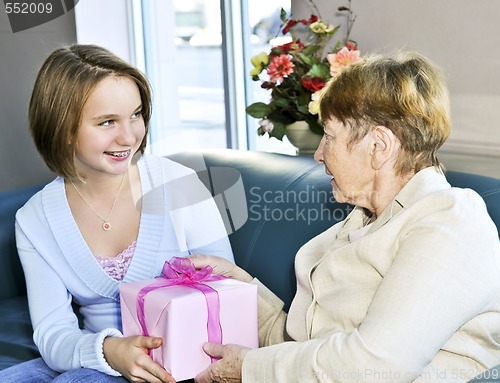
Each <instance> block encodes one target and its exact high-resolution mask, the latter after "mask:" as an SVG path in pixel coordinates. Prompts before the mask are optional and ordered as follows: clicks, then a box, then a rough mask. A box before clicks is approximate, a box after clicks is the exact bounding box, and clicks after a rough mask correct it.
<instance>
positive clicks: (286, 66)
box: [246, 6, 360, 140]
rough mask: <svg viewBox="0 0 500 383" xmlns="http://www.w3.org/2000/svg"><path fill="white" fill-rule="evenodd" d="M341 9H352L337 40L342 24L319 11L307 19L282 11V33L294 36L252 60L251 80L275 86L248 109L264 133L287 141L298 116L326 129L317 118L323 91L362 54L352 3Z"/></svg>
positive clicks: (317, 128) (268, 87)
mask: <svg viewBox="0 0 500 383" xmlns="http://www.w3.org/2000/svg"><path fill="white" fill-rule="evenodd" d="M339 11H341V12H342V11H347V12H348V18H347V19H348V25H347V33H346V36H345V38H344V39H343V40H342V41H337V42H336V43H335V44H332V42H331V40H332V38H333V37H334V36H335V35H336V33H337V31H338V29H339V28H340V26H333V25H327V24H325V23H324V22H323V21H322V20H321V19H320V18H319V17H318V16H317V15H314V14H312V15H311V17H310V18H309V19H307V20H305V19H304V20H294V19H291V18H289V17H288V16H287V14H286V12H285V11H284V10H283V9H282V10H281V21H282V23H283V24H282V26H283V28H282V31H281V32H282V34H283V35H288V34H289V35H290V38H291V41H289V42H287V43H284V44H281V45H277V46H273V47H272V48H271V50H270V52H269V53H267V52H261V53H259V54H258V55H256V56H254V57H252V59H251V62H252V64H253V66H254V68H253V70H252V71H251V72H250V75H251V76H252V79H253V80H254V81H262V84H261V87H262V88H263V89H266V90H270V91H271V98H270V100H269V102H268V103H264V102H255V103H253V104H251V105H249V106H248V107H247V108H246V112H247V113H248V114H249V115H250V116H252V117H254V118H257V119H259V128H258V130H257V132H258V134H259V135H264V134H266V133H267V134H268V135H269V137H276V138H277V139H279V140H282V139H283V136H284V135H286V130H287V126H288V125H290V124H292V123H294V122H297V121H305V122H306V123H307V124H308V126H309V129H310V130H311V132H312V133H313V134H317V135H322V134H323V128H322V126H321V124H320V123H319V121H318V112H319V110H318V109H319V105H318V98H319V94H320V92H321V90H322V89H323V87H324V86H325V85H326V83H327V82H328V80H329V79H330V78H331V77H332V76H334V75H335V73H337V72H338V71H339V69H340V68H341V67H343V66H345V65H347V64H349V63H350V62H354V61H357V60H358V59H359V56H360V52H359V50H357V45H356V43H355V42H353V41H350V40H349V33H350V29H351V28H352V24H353V22H354V20H355V16H354V17H353V15H352V12H351V9H350V6H349V7H339Z"/></svg>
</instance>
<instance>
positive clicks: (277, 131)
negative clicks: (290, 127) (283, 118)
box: [269, 122, 286, 140]
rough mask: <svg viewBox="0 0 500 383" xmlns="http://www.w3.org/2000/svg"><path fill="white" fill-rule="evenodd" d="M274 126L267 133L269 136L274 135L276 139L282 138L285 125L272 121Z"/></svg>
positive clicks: (284, 132)
mask: <svg viewBox="0 0 500 383" xmlns="http://www.w3.org/2000/svg"><path fill="white" fill-rule="evenodd" d="M273 124H274V128H273V130H272V131H271V133H270V134H269V135H270V136H271V137H276V138H277V139H278V140H283V137H284V136H285V134H286V125H285V124H282V123H281V122H273Z"/></svg>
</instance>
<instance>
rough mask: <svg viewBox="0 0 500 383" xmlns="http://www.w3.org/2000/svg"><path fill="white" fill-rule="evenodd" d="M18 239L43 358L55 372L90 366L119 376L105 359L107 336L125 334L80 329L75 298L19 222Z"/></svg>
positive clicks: (30, 306)
mask: <svg viewBox="0 0 500 383" xmlns="http://www.w3.org/2000/svg"><path fill="white" fill-rule="evenodd" d="M16 241H17V249H18V253H19V257H20V259H21V263H22V266H23V270H24V275H25V279H26V287H27V294H28V303H29V310H30V316H31V322H32V325H33V330H34V334H33V340H34V342H35V344H36V346H37V347H38V349H39V351H40V354H41V355H42V358H43V360H44V361H45V363H47V365H48V366H49V367H50V368H52V369H53V370H55V371H58V372H63V371H66V370H70V369H73V368H79V367H87V368H93V369H95V370H98V371H101V372H103V373H106V374H108V375H114V376H120V375H121V374H120V373H119V372H117V371H115V370H113V369H112V368H111V367H110V366H109V365H108V363H107V362H106V360H105V359H104V355H103V350H102V344H103V340H104V338H105V337H107V336H122V334H121V332H120V331H118V330H117V329H104V330H102V331H100V332H98V333H95V334H92V333H85V332H84V331H82V330H81V329H80V328H79V325H78V318H77V316H76V315H75V313H74V311H73V308H72V297H71V295H70V294H69V292H68V291H67V289H66V286H65V285H64V283H63V281H62V280H61V278H60V277H59V275H58V274H57V272H56V271H55V270H54V269H53V268H52V267H50V265H49V264H48V263H47V262H46V261H45V260H44V259H43V258H42V257H41V256H40V254H38V252H37V251H36V250H35V249H34V247H33V246H32V244H31V242H30V240H29V239H28V238H27V236H26V235H25V233H24V232H23V231H22V229H21V228H20V226H19V224H18V223H16Z"/></svg>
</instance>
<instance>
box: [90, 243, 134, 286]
mask: <svg viewBox="0 0 500 383" xmlns="http://www.w3.org/2000/svg"><path fill="white" fill-rule="evenodd" d="M136 244H137V241H134V242H132V243H131V244H130V246H129V247H127V248H126V249H125V250H123V251H122V252H121V253H120V254H118V255H117V256H116V257H114V258H108V257H101V256H99V255H96V256H95V258H96V260H97V262H99V264H100V265H101V266H102V268H103V269H104V271H105V272H106V273H108V274H109V276H110V277H111V278H114V279H116V280H117V281H121V280H122V279H123V278H124V277H125V274H127V270H128V267H129V266H130V262H131V261H132V257H133V256H134V251H135V246H136Z"/></svg>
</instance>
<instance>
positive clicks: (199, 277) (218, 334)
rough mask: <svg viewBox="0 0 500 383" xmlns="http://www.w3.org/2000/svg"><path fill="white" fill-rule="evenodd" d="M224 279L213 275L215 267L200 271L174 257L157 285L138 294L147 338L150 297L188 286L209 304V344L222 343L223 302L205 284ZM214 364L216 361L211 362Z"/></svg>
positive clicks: (148, 286)
mask: <svg viewBox="0 0 500 383" xmlns="http://www.w3.org/2000/svg"><path fill="white" fill-rule="evenodd" d="M225 278H226V277H224V276H222V275H212V267H210V266H208V265H207V266H204V267H202V268H201V269H199V270H197V269H196V268H195V267H194V265H193V264H192V263H191V261H190V260H189V259H187V258H179V257H173V258H172V259H171V260H170V261H167V262H165V264H164V265H163V269H162V272H161V275H160V276H159V277H156V281H155V282H153V283H151V284H149V285H147V286H145V287H143V288H142V289H141V290H139V293H138V294H137V319H138V320H139V324H140V325H141V330H142V333H143V335H145V336H149V332H148V329H147V326H146V319H145V314H144V300H145V298H146V295H147V294H148V293H149V292H151V291H153V290H157V289H161V288H163V287H168V286H186V287H190V288H193V289H197V290H199V291H200V292H201V293H203V295H204V296H205V302H206V304H207V312H208V318H207V334H208V341H209V342H213V343H222V327H221V324H220V315H219V314H220V301H219V293H218V292H217V290H215V289H213V288H211V287H210V286H208V285H206V284H204V283H202V282H212V281H219V280H221V279H225ZM211 359H212V362H214V361H215V360H216V359H215V358H211Z"/></svg>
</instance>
